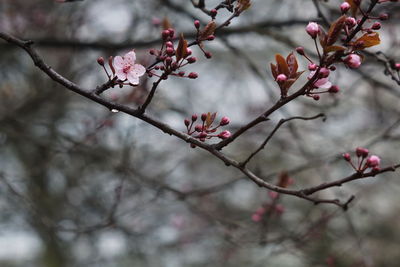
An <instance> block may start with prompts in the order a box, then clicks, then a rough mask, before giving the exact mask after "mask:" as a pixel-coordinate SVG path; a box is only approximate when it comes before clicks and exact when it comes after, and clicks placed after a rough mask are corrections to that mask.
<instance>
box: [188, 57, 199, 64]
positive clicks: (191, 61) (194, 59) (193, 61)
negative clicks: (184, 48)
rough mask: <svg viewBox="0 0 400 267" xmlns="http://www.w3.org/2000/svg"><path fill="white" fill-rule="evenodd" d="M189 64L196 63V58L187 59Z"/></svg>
mask: <svg viewBox="0 0 400 267" xmlns="http://www.w3.org/2000/svg"><path fill="white" fill-rule="evenodd" d="M186 60H187V62H188V63H189V64H192V63H195V62H196V61H197V58H196V57H189V58H187V59H186Z"/></svg>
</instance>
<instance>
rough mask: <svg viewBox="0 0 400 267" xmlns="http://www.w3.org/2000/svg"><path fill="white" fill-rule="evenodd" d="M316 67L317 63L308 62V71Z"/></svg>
mask: <svg viewBox="0 0 400 267" xmlns="http://www.w3.org/2000/svg"><path fill="white" fill-rule="evenodd" d="M317 68H318V66H317V64H314V63H310V64H309V65H308V69H309V70H310V71H315V70H316V69H317Z"/></svg>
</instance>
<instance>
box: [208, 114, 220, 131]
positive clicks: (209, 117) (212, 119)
mask: <svg viewBox="0 0 400 267" xmlns="http://www.w3.org/2000/svg"><path fill="white" fill-rule="evenodd" d="M216 116H217V112H214V113H212V114H211V113H210V112H208V113H207V119H206V128H207V129H208V128H210V127H211V125H212V123H213V122H214V120H215V117H216Z"/></svg>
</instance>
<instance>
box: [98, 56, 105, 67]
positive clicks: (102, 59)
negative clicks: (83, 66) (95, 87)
mask: <svg viewBox="0 0 400 267" xmlns="http://www.w3.org/2000/svg"><path fill="white" fill-rule="evenodd" d="M97 63H98V64H99V65H100V66H104V58H103V57H99V58H98V59H97Z"/></svg>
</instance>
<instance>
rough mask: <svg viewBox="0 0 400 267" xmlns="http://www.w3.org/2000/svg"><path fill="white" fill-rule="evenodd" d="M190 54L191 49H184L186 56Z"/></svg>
mask: <svg viewBox="0 0 400 267" xmlns="http://www.w3.org/2000/svg"><path fill="white" fill-rule="evenodd" d="M191 54H192V49H190V48H186V55H188V56H190V55H191Z"/></svg>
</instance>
